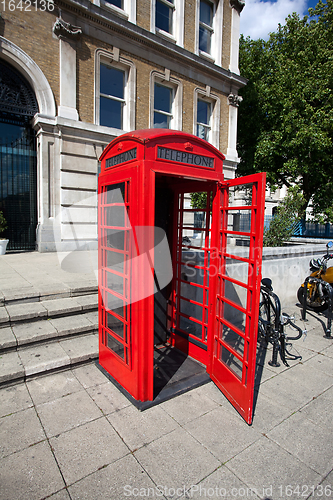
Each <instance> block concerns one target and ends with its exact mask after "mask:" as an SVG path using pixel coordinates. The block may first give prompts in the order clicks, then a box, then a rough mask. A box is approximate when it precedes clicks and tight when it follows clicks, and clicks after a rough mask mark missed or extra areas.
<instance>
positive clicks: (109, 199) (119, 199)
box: [106, 182, 125, 205]
mask: <svg viewBox="0 0 333 500" xmlns="http://www.w3.org/2000/svg"><path fill="white" fill-rule="evenodd" d="M106 193H107V194H106V203H107V204H108V205H109V204H111V203H123V202H124V199H125V182H120V183H119V184H112V186H106Z"/></svg>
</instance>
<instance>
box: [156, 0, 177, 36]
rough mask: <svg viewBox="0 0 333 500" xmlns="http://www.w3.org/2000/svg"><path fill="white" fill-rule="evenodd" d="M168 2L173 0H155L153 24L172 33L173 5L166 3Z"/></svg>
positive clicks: (171, 2)
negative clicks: (165, 0) (161, 0)
mask: <svg viewBox="0 0 333 500" xmlns="http://www.w3.org/2000/svg"><path fill="white" fill-rule="evenodd" d="M168 3H170V4H173V1H168V2H167V3H164V2H160V1H159V0H156V11H155V25H156V28H159V29H160V30H163V31H166V32H167V33H172V14H173V6H172V5H170V6H169V5H167V4H168Z"/></svg>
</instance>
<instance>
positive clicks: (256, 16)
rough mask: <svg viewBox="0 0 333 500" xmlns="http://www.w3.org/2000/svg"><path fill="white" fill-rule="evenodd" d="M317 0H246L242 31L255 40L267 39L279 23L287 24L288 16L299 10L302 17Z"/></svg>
mask: <svg viewBox="0 0 333 500" xmlns="http://www.w3.org/2000/svg"><path fill="white" fill-rule="evenodd" d="M316 4H317V0H275V1H271V0H245V7H244V9H243V10H242V12H241V15H240V32H241V33H242V34H243V35H244V36H245V37H247V36H250V37H251V38H252V39H253V40H257V39H258V38H263V39H264V40H267V39H268V38H269V33H270V32H272V31H276V30H277V27H278V24H279V23H280V24H282V25H283V24H285V19H286V17H287V16H288V15H289V14H291V13H292V12H297V13H298V14H299V15H300V16H301V17H303V16H304V15H305V14H307V13H308V9H309V7H315V6H316Z"/></svg>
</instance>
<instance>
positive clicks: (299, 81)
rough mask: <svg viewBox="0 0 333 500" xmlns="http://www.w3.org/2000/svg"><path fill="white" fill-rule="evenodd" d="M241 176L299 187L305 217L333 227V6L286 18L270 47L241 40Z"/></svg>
mask: <svg viewBox="0 0 333 500" xmlns="http://www.w3.org/2000/svg"><path fill="white" fill-rule="evenodd" d="M240 71H241V74H242V75H243V76H245V77H246V78H248V79H249V82H248V85H247V86H246V87H244V88H243V89H242V90H241V91H240V94H241V95H242V96H243V102H242V103H241V104H240V107H239V129H238V152H239V155H240V157H241V162H240V164H239V166H238V169H237V175H245V174H249V173H253V172H263V171H266V172H267V180H268V183H269V185H270V186H271V187H273V188H275V187H281V186H282V185H286V186H287V187H290V186H291V185H293V184H294V183H295V182H296V183H297V184H298V185H299V186H300V188H301V191H302V193H303V197H304V201H303V206H302V213H303V216H304V215H305V210H306V207H307V206H308V204H309V202H310V200H311V204H312V206H313V213H314V215H316V214H322V216H323V220H326V221H329V220H330V221H332V222H333V209H332V205H333V203H332V200H333V0H327V1H326V3H323V2H322V1H319V3H318V4H317V6H316V8H315V9H309V16H305V17H304V18H303V19H301V18H300V17H299V16H298V15H297V14H296V13H294V14H292V15H290V16H288V18H287V19H286V24H285V26H281V25H279V26H278V29H277V32H276V33H272V34H271V35H270V38H269V40H268V41H264V40H260V39H259V40H251V39H250V38H246V39H244V37H241V40H240Z"/></svg>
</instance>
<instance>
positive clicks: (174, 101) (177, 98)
mask: <svg viewBox="0 0 333 500" xmlns="http://www.w3.org/2000/svg"><path fill="white" fill-rule="evenodd" d="M181 126H182V85H181V82H180V81H178V80H176V79H174V78H172V77H170V72H168V71H166V74H162V73H158V72H156V71H152V73H151V79H150V127H151V128H170V129H176V130H181Z"/></svg>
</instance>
